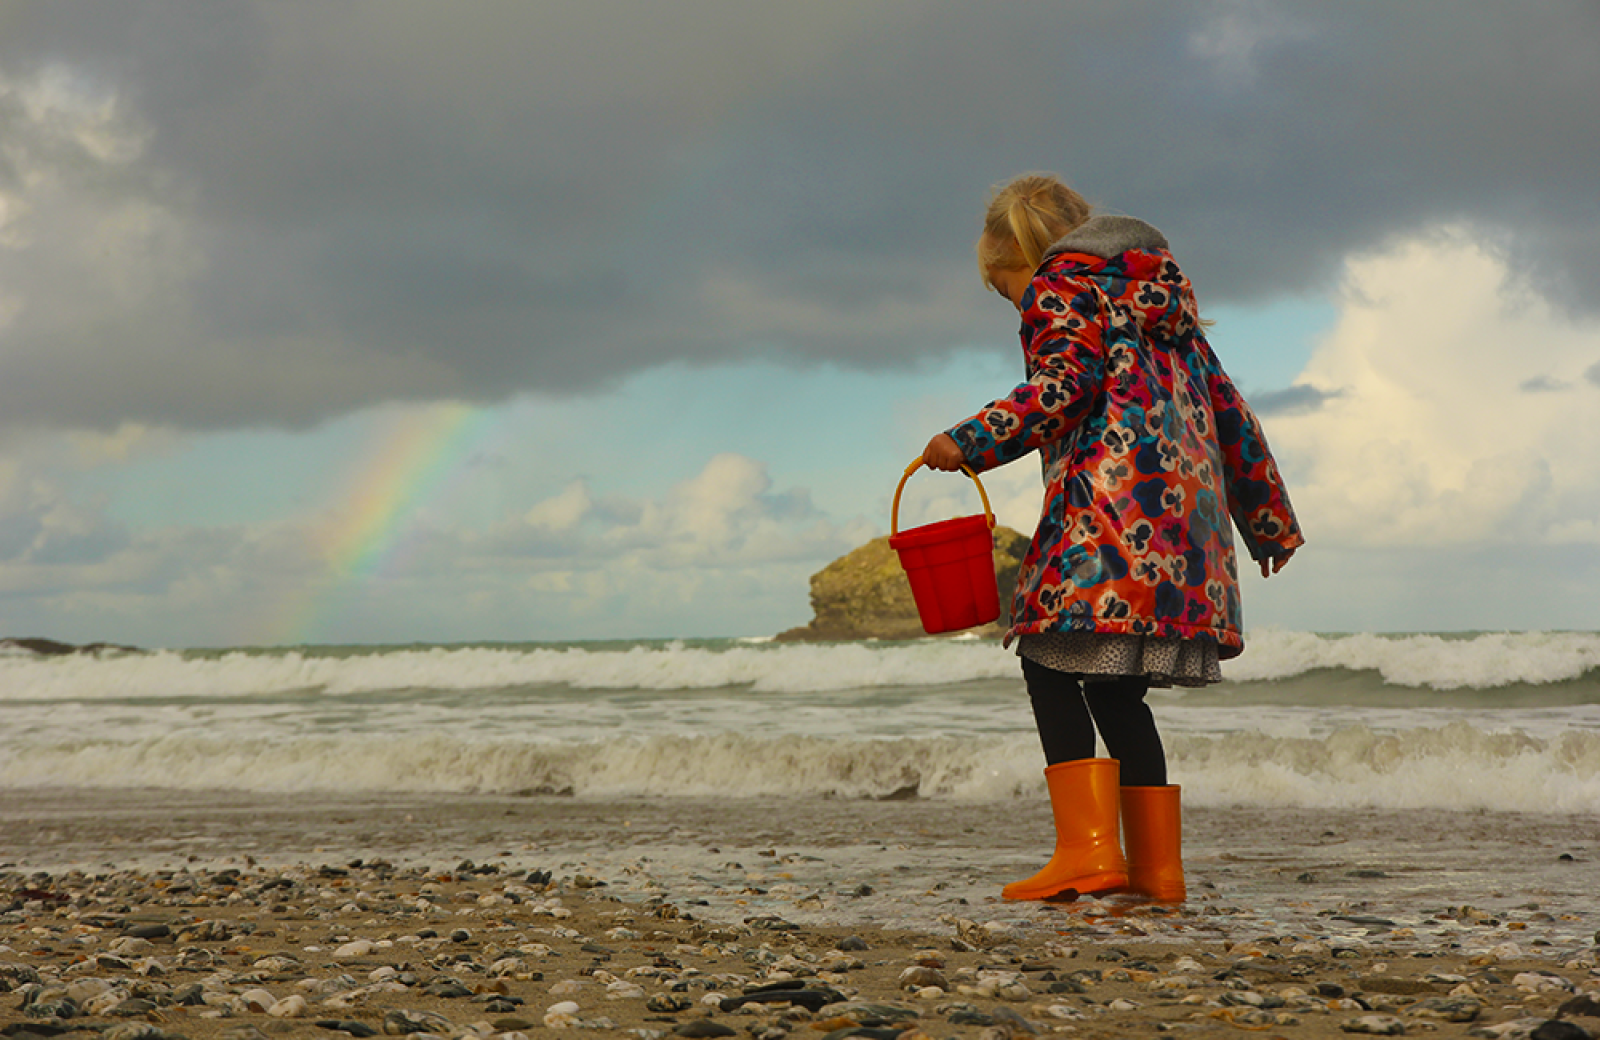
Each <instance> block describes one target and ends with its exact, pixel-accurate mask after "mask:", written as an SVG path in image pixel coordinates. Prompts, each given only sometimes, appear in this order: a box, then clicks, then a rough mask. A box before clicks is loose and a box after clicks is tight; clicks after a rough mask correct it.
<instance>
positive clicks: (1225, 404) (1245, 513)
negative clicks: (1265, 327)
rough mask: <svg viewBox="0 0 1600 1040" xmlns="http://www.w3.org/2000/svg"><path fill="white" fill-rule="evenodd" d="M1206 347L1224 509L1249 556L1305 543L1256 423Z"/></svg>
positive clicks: (1257, 556)
mask: <svg viewBox="0 0 1600 1040" xmlns="http://www.w3.org/2000/svg"><path fill="white" fill-rule="evenodd" d="M1203 349H1204V350H1205V360H1206V369H1207V381H1208V383H1209V384H1210V391H1211V410H1212V414H1213V415H1214V416H1215V417H1216V432H1217V443H1218V445H1219V446H1220V447H1221V449H1222V464H1223V469H1224V473H1223V480H1224V485H1225V486H1226V487H1227V490H1228V512H1229V513H1231V514H1232V515H1233V523H1234V526H1235V527H1237V528H1238V529H1239V537H1240V538H1242V539H1243V540H1244V544H1245V548H1246V549H1247V550H1248V551H1249V553H1250V558H1251V559H1253V560H1265V559H1271V558H1272V557H1274V556H1282V555H1283V554H1284V553H1286V552H1289V551H1290V550H1292V549H1297V548H1299V547H1300V546H1301V545H1303V544H1305V536H1304V535H1302V534H1301V532H1300V522H1299V521H1298V520H1297V519H1296V518H1295V515H1294V507H1293V506H1292V505H1291V504H1290V503H1289V491H1288V489H1287V488H1286V487H1284V484H1283V478H1282V477H1281V476H1279V474H1278V464H1277V462H1276V461H1275V460H1274V459H1273V457H1272V451H1271V449H1269V448H1268V447H1267V437H1266V434H1264V433H1263V432H1262V431H1261V423H1260V421H1259V420H1258V419H1257V418H1256V415H1255V412H1253V411H1251V410H1250V405H1249V404H1247V403H1246V402H1245V399H1244V396H1243V395H1242V394H1240V393H1239V391H1238V388H1236V387H1235V386H1234V385H1233V380H1231V379H1229V378H1228V374H1227V373H1226V372H1224V371H1223V370H1222V364H1221V362H1219V361H1218V360H1217V357H1216V355H1215V354H1214V353H1212V351H1211V348H1210V347H1209V346H1205V347H1204V348H1203Z"/></svg>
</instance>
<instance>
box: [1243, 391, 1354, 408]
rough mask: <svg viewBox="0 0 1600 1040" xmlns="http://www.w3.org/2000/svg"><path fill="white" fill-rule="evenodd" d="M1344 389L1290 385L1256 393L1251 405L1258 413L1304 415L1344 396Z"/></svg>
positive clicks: (1252, 397)
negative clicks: (1319, 388) (1320, 388)
mask: <svg viewBox="0 0 1600 1040" xmlns="http://www.w3.org/2000/svg"><path fill="white" fill-rule="evenodd" d="M1343 396H1344V391H1343V390H1318V389H1317V388H1316V387H1314V386H1290V387H1285V388H1284V389H1282V390H1272V391H1269V392H1267V393H1263V394H1254V395H1252V396H1251V398H1250V403H1251V407H1252V408H1254V410H1255V411H1256V413H1257V414H1258V415H1304V414H1306V413H1307V412H1314V411H1316V410H1317V409H1319V408H1321V407H1322V406H1323V405H1325V404H1327V403H1328V402H1329V401H1331V400H1333V399H1335V398H1338V397H1343Z"/></svg>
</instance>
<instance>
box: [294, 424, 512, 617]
mask: <svg viewBox="0 0 1600 1040" xmlns="http://www.w3.org/2000/svg"><path fill="white" fill-rule="evenodd" d="M494 415H495V413H494V412H493V411H490V410H488V409H482V408H473V407H470V406H468V405H464V404H459V403H447V404H439V405H434V406H430V407H427V408H423V409H417V410H407V411H406V412H404V413H403V414H402V415H401V416H400V417H399V418H398V419H397V420H395V421H393V422H391V423H386V424H383V425H382V427H381V428H380V429H379V431H378V433H377V434H376V435H375V436H374V437H373V444H372V447H371V448H370V450H368V451H367V452H365V453H364V454H363V456H362V457H361V458H360V459H359V460H358V461H357V463H356V465H355V466H354V467H353V470H352V476H351V478H350V479H349V480H348V481H347V482H346V486H347V488H348V490H347V492H346V493H345V495H344V497H343V500H342V501H341V502H340V503H339V504H338V505H337V506H336V507H335V508H334V509H332V510H331V511H330V514H329V520H328V522H327V523H326V524H324V525H323V526H322V527H321V529H319V530H318V531H316V532H315V533H314V535H313V537H312V539H311V550H312V553H313V555H314V556H315V557H316V558H318V559H320V560H323V561H325V563H324V567H323V569H322V572H321V574H320V575H319V576H318V577H317V578H315V579H313V580H312V581H311V582H310V583H309V585H308V586H302V587H301V588H300V589H299V590H298V591H297V592H296V593H294V594H292V595H291V596H290V597H289V599H290V600H291V601H292V602H291V603H290V604H289V605H288V606H287V607H286V609H285V610H284V614H285V616H286V620H284V621H283V622H281V623H280V624H278V625H275V626H273V627H274V628H275V629H276V630H277V634H278V636H279V638H277V639H275V640H273V642H276V643H278V644H280V645H285V644H289V645H293V644H302V643H306V642H308V641H310V640H311V639H313V638H315V636H316V635H317V634H318V632H319V631H320V630H321V629H322V628H323V626H324V625H325V624H326V623H327V622H328V621H329V620H331V619H332V617H333V616H335V615H336V614H337V613H338V612H339V610H340V608H341V606H343V605H344V603H345V602H346V600H347V599H348V597H349V594H350V592H351V591H353V590H355V589H358V588H360V587H361V586H362V585H364V584H366V583H368V582H370V581H371V580H372V579H373V578H375V577H378V576H381V575H382V574H383V573H384V572H385V570H386V568H388V567H389V565H390V564H392V563H393V562H394V561H396V560H397V559H398V558H399V557H400V555H401V550H402V549H403V547H404V546H405V544H406V541H407V538H406V536H407V535H408V534H409V533H410V532H411V530H412V523H411V521H412V520H414V519H415V517H416V515H417V512H418V511H419V510H420V509H422V508H423V507H425V506H426V505H427V504H428V503H430V502H432V501H435V500H437V499H438V498H439V497H440V496H441V494H442V493H443V492H444V491H445V490H447V489H448V487H449V485H450V484H451V483H452V480H453V478H455V477H457V476H458V475H459V474H460V473H462V472H463V470H464V464H465V463H466V462H467V461H468V460H469V459H470V458H471V456H472V452H473V449H474V448H475V447H476V446H477V445H478V444H479V442H480V441H481V440H482V439H483V436H484V434H485V432H486V431H487V430H488V429H489V427H490V426H491V424H492V420H493V418H494Z"/></svg>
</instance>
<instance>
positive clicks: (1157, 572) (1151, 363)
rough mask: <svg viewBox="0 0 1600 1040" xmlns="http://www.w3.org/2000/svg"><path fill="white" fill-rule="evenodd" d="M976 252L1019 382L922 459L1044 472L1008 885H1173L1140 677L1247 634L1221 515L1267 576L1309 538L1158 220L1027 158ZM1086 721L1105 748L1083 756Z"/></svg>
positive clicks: (1090, 736)
mask: <svg viewBox="0 0 1600 1040" xmlns="http://www.w3.org/2000/svg"><path fill="white" fill-rule="evenodd" d="M978 265H979V269H980V270H981V272H982V274H983V281H984V284H985V285H987V286H989V287H990V288H992V289H994V290H995V291H997V292H999V293H1000V294H1001V295H1002V296H1004V297H1006V298H1007V299H1008V300H1010V301H1011V302H1012V303H1013V304H1015V305H1016V308H1017V310H1018V311H1019V312H1020V313H1021V314H1022V349H1023V355H1024V358H1025V360H1026V366H1027V382H1025V383H1022V384H1021V385H1020V386H1018V387H1017V388H1016V389H1015V390H1013V391H1012V392H1011V393H1010V394H1009V395H1007V396H1006V397H1003V398H1001V399H999V400H997V401H995V402H993V403H992V404H989V405H987V406H985V407H984V408H983V409H982V410H981V411H979V412H978V414H977V415H975V416H973V417H972V418H970V419H968V420H967V421H965V422H963V423H960V424H959V425H957V426H954V427H952V428H951V429H949V430H948V431H946V432H944V433H941V434H939V435H937V436H935V437H934V438H933V439H932V440H931V441H929V442H928V447H927V449H926V450H925V451H924V452H923V461H924V462H925V463H926V464H927V465H929V466H931V467H933V468H934V469H941V470H954V469H958V468H960V467H961V466H963V465H965V466H970V467H971V468H972V469H973V470H974V471H983V470H988V469H992V468H994V467H996V466H1000V465H1003V464H1005V463H1007V462H1011V461H1013V460H1015V459H1018V458H1021V457H1022V456H1023V455H1025V454H1027V453H1028V452H1030V451H1034V450H1038V452H1039V457H1040V459H1039V460H1040V464H1041V465H1042V467H1043V470H1044V484H1045V496H1044V509H1043V512H1042V514H1041V515H1040V518H1039V527H1038V530H1037V531H1036V532H1035V534H1034V536H1033V543H1032V545H1030V546H1029V548H1028V552H1027V555H1026V556H1025V557H1024V559H1023V561H1022V567H1021V571H1020V572H1019V574H1018V577H1017V589H1016V598H1015V602H1014V604H1013V606H1012V611H1011V629H1010V631H1009V632H1008V633H1007V634H1006V644H1007V645H1010V643H1011V642H1012V640H1015V641H1016V644H1017V654H1018V656H1020V657H1021V658H1022V674H1023V676H1024V678H1025V679H1026V681H1027V686H1028V697H1029V699H1030V700H1031V701H1032V703H1033V713H1034V719H1035V721H1036V723H1037V724H1038V728H1039V738H1040V741H1041V742H1042V743H1043V745H1044V752H1045V759H1046V761H1047V763H1048V765H1047V767H1046V769H1045V782H1046V785H1047V787H1048V788H1049V791H1050V805H1051V809H1052V812H1053V815H1054V817H1055V824H1056V847H1055V853H1054V855H1052V856H1051V858H1050V862H1049V863H1048V864H1047V865H1046V866H1045V868H1044V869H1043V870H1041V871H1040V872H1039V873H1038V874H1035V875H1034V876H1033V877H1031V878H1028V879H1027V880H1025V881H1017V882H1014V883H1012V884H1009V885H1007V886H1005V889H1004V890H1003V893H1002V894H1003V895H1004V896H1005V897H1006V898H1007V899H1047V898H1051V897H1065V898H1073V897H1074V894H1087V893H1091V892H1110V891H1116V890H1122V889H1128V890H1132V891H1134V892H1137V893H1139V894H1141V895H1143V896H1147V897H1149V898H1152V899H1155V900H1159V901H1162V902H1182V901H1183V899H1184V895H1185V888H1184V881H1183V862H1182V858H1181V855H1180V851H1179V846H1180V817H1179V806H1178V792H1179V788H1178V787H1177V786H1175V785H1173V786H1169V785H1168V784H1167V772H1166V771H1167V767H1166V753H1165V751H1164V749H1163V748H1162V746H1161V736H1160V734H1159V733H1158V732H1157V731H1156V724H1155V719H1154V718H1153V717H1152V715H1151V714H1150V709H1149V707H1148V706H1147V705H1146V704H1145V701H1144V697H1145V694H1146V692H1147V691H1148V690H1149V688H1150V687H1151V686H1152V685H1155V686H1169V685H1180V686H1203V685H1205V684H1206V683H1212V682H1217V681H1219V680H1220V679H1221V678H1222V675H1221V671H1220V669H1219V667H1218V661H1219V660H1225V659H1227V658H1230V657H1234V656H1236V655H1237V654H1238V653H1239V652H1240V650H1241V649H1243V646H1244V641H1243V639H1242V638H1241V636H1240V631H1241V617H1240V609H1239V586H1238V569H1237V568H1238V565H1237V561H1236V559H1235V556H1234V549H1233V538H1232V534H1231V531H1230V525H1229V521H1228V518H1229V515H1230V514H1231V515H1232V518H1233V523H1234V524H1236V525H1237V526H1238V529H1239V534H1240V536H1241V537H1242V538H1243V540H1244V544H1245V548H1246V549H1248V550H1249V552H1250V556H1251V557H1252V558H1253V559H1255V560H1256V561H1258V562H1259V563H1260V565H1261V573H1262V575H1263V576H1267V575H1269V574H1274V573H1277V571H1279V570H1281V569H1282V568H1283V565H1284V564H1285V563H1287V562H1288V560H1289V558H1290V557H1291V556H1292V555H1294V551H1295V549H1296V548H1297V547H1298V546H1300V545H1301V544H1302V543H1303V542H1304V539H1303V538H1302V537H1301V534H1300V527H1299V524H1298V523H1297V522H1296V520H1295V516H1294V511H1293V509H1292V508H1291V507H1290V505H1289V496H1288V493H1287V492H1286V491H1285V489H1284V486H1283V482H1282V481H1281V480H1280V479H1279V477H1278V469H1277V466H1276V464H1275V463H1274V462H1273V460H1272V456H1271V454H1270V453H1269V452H1268V450H1267V443H1266V440H1265V438H1264V437H1263V436H1262V433H1261V428H1260V426H1259V425H1258V424H1257V422H1256V418H1255V416H1254V415H1253V414H1252V413H1251V411H1250V408H1249V406H1248V405H1246V404H1245V402H1244V399H1243V398H1242V397H1240V396H1239V392H1238V391H1237V390H1236V389H1234V386H1233V383H1232V382H1230V381H1229V379H1228V377H1227V375H1226V374H1224V373H1223V371H1222V366H1221V365H1220V364H1218V362H1217V359H1216V356H1215V355H1214V354H1213V353H1212V352H1211V347H1210V345H1209V344H1208V343H1207V342H1206V337H1205V333H1204V330H1203V329H1202V327H1201V322H1200V319H1199V313H1198V310H1197V307H1196V304H1195V299H1194V294H1193V292H1192V290H1191V289H1190V287H1189V282H1188V279H1186V278H1185V277H1184V275H1183V272H1182V271H1180V270H1179V269H1178V265H1177V264H1176V263H1175V262H1174V261H1173V259H1172V256H1171V254H1170V253H1169V252H1168V251H1167V241H1166V239H1165V238H1164V237H1163V236H1162V235H1161V233H1160V232H1159V231H1157V230H1156V229H1155V228H1153V227H1151V226H1150V225H1149V224H1146V223H1144V222H1143V221H1139V220H1135V219H1133V218H1131V217H1117V216H1093V217H1092V216H1090V212H1089V205H1088V204H1087V203H1086V202H1085V201H1084V200H1083V198H1082V197H1081V196H1080V195H1078V193H1077V192H1075V191H1073V190H1072V189H1071V188H1068V187H1067V186H1066V185H1065V184H1063V183H1061V182H1060V181H1059V180H1057V179H1056V178H1055V177H1053V176H1048V175H1029V176H1025V177H1020V178H1018V179H1017V180H1015V181H1012V182H1011V183H1010V184H1007V185H1005V186H1003V187H1001V188H999V189H998V190H997V191H996V192H995V194H994V196H993V198H992V199H991V200H990V203H989V209H988V213H987V215H986V216H985V219H984V227H983V234H982V235H981V236H980V237H979V239H978ZM1096 727H1098V729H1099V732H1100V736H1101V738H1102V739H1103V740H1104V741H1105V745H1106V750H1107V751H1108V752H1109V754H1110V756H1111V757H1110V758H1104V759H1102V758H1095V757H1093V756H1094V750H1095V729H1096ZM1124 784H1125V785H1127V786H1121V785H1124ZM1119 788H1120V790H1119ZM1119 815H1120V818H1121V821H1122V824H1123V830H1124V831H1125V836H1126V840H1127V856H1126V858H1124V856H1123V853H1122V849H1121V846H1120V844H1119V842H1118V840H1117V830H1118V819H1119Z"/></svg>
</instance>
